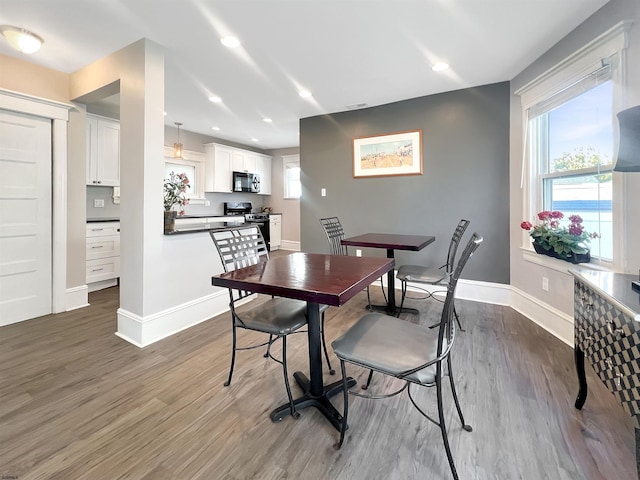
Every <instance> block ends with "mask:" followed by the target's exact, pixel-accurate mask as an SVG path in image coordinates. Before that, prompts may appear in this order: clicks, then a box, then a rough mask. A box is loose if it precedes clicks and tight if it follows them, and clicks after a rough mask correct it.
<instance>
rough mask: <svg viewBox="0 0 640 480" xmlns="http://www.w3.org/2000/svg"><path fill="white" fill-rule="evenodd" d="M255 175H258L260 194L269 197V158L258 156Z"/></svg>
mask: <svg viewBox="0 0 640 480" xmlns="http://www.w3.org/2000/svg"><path fill="white" fill-rule="evenodd" d="M256 161H257V163H256V170H255V171H256V173H258V174H259V175H260V194H261V195H271V157H270V156H268V155H260V154H258V156H257V158H256Z"/></svg>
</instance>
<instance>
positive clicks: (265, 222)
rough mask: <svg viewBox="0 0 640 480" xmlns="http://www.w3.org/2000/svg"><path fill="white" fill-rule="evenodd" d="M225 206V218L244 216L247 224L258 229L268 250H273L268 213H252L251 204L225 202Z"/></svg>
mask: <svg viewBox="0 0 640 480" xmlns="http://www.w3.org/2000/svg"><path fill="white" fill-rule="evenodd" d="M223 206H224V214H225V216H234V215H243V216H244V222H245V223H248V224H252V225H255V226H256V227H258V228H259V229H260V232H261V233H262V237H263V238H264V241H265V243H266V244H267V250H269V251H270V250H271V245H270V240H271V236H270V235H269V214H268V213H251V210H253V205H251V202H224V204H223Z"/></svg>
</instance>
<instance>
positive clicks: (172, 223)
mask: <svg viewBox="0 0 640 480" xmlns="http://www.w3.org/2000/svg"><path fill="white" fill-rule="evenodd" d="M177 215H178V212H176V211H175V210H170V211H168V212H167V211H166V210H165V212H164V233H173V231H174V230H175V228H176V216H177Z"/></svg>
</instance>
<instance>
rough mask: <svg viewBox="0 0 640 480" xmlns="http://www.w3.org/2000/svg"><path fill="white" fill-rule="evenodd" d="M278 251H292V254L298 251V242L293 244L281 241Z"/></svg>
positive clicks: (289, 241) (291, 241)
mask: <svg viewBox="0 0 640 480" xmlns="http://www.w3.org/2000/svg"><path fill="white" fill-rule="evenodd" d="M280 250H293V251H294V252H299V251H300V242H294V241H293V240H282V242H281V243H280Z"/></svg>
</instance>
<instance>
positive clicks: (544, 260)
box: [520, 247, 613, 275]
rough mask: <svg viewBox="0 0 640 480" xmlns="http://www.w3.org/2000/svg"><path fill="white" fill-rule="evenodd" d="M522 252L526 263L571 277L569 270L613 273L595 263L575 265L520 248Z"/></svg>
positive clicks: (609, 269)
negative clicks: (581, 269) (582, 269)
mask: <svg viewBox="0 0 640 480" xmlns="http://www.w3.org/2000/svg"><path fill="white" fill-rule="evenodd" d="M520 250H521V251H522V258H523V259H524V261H525V262H529V263H535V264H536V265H540V266H542V267H545V268H548V269H550V270H555V271H556V272H560V273H565V274H567V275H570V274H569V269H571V268H584V269H588V270H597V271H601V272H613V270H612V269H611V268H609V267H606V266H603V265H599V264H598V263H594V262H591V263H577V264H573V263H570V262H565V261H564V260H558V259H557V258H552V257H547V256H546V255H540V254H539V253H536V252H535V250H533V249H531V248H525V247H520Z"/></svg>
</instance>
